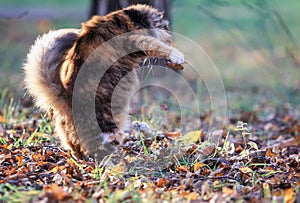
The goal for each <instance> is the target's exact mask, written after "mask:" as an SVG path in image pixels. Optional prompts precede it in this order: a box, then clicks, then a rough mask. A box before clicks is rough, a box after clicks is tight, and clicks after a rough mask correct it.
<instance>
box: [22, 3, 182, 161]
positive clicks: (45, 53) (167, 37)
mask: <svg viewBox="0 0 300 203" xmlns="http://www.w3.org/2000/svg"><path fill="white" fill-rule="evenodd" d="M168 24H169V23H168V21H167V20H165V19H164V18H163V13H161V12H159V11H158V10H156V9H154V8H152V7H150V6H147V5H141V4H138V5H133V6H130V7H127V8H124V9H122V10H118V11H115V12H112V13H110V14H108V15H106V16H94V17H92V18H91V19H90V20H88V21H87V22H85V23H83V24H82V26H81V29H59V30H52V31H49V32H48V33H46V34H44V35H42V36H40V37H38V38H37V40H36V41H35V42H34V44H33V45H32V47H31V49H30V51H29V53H28V55H27V58H26V62H25V63H24V66H23V70H24V84H25V88H26V89H27V92H28V93H29V94H30V95H31V96H32V97H33V99H34V101H35V104H36V106H38V107H39V108H41V109H42V110H44V111H48V110H49V109H51V112H52V113H53V119H54V122H55V124H54V125H55V130H56V134H57V135H58V137H59V138H60V141H61V143H62V145H63V146H64V147H65V148H66V149H70V150H71V152H72V154H73V155H74V156H75V157H76V158H78V159H84V158H85V157H87V155H91V156H92V157H94V158H95V159H96V160H99V161H101V160H102V159H103V158H104V157H105V156H106V155H107V154H110V153H112V152H115V151H116V150H117V148H118V146H119V145H120V144H121V143H122V141H123V138H124V133H123V132H124V130H126V129H128V127H129V126H130V124H129V118H128V107H127V106H128V105H127V104H128V103H129V100H130V98H128V97H127V95H126V92H131V91H132V90H133V89H134V87H135V86H136V84H138V79H137V77H136V74H135V71H136V69H137V68H138V67H139V63H140V62H141V61H143V60H144V59H145V58H147V57H160V58H164V59H166V60H168V61H169V62H170V64H173V65H174V64H175V65H176V64H183V63H184V55H183V54H182V53H181V52H180V51H179V50H178V49H176V48H175V47H174V46H175V44H174V41H173V38H172V35H171V33H170V29H169V26H168ZM131 32H132V33H131ZM126 33H130V34H127V35H126ZM118 36H124V37H123V38H122V37H121V38H122V39H123V40H121V42H119V44H116V46H108V49H107V50H106V49H102V51H101V52H99V51H96V50H97V49H98V47H101V46H102V45H103V44H105V42H107V41H109V40H111V39H113V38H115V37H118ZM124 47H125V48H124ZM126 47H133V50H137V51H136V52H134V53H129V54H128V55H125V56H122V57H119V58H118V59H117V60H116V61H113V62H111V61H110V58H111V56H112V55H114V53H115V54H117V53H119V51H120V50H121V49H123V50H124V49H125V50H126ZM119 49H120V50H119ZM91 55H93V57H94V60H93V57H90V56H91ZM89 57H90V58H92V59H91V60H90V58H89ZM86 61H89V62H88V63H89V64H90V65H91V64H92V65H93V66H94V67H98V68H99V67H100V69H97V68H96V71H95V72H91V73H90V77H89V78H86V79H84V80H83V81H81V83H79V89H80V90H81V91H77V92H79V93H78V94H77V93H76V94H77V95H76V96H75V92H74V91H75V89H74V88H75V83H76V80H77V79H78V78H79V76H78V74H79V73H80V70H81V68H82V67H83V66H84V65H85V62H86ZM109 63H111V64H109ZM106 64H109V65H110V67H109V69H107V70H106V72H105V73H104V74H103V76H102V77H101V80H100V81H99V78H97V71H98V70H102V69H101V67H102V66H105V65H106ZM84 71H85V70H84ZM128 74H130V77H125V76H126V75H128ZM122 78H127V79H126V81H125V82H123V84H124V85H121V87H119V89H121V90H120V91H121V94H120V95H121V96H120V98H119V99H118V101H119V100H120V101H121V102H119V103H118V102H116V104H114V107H115V108H114V109H115V110H114V111H115V112H112V102H113V101H112V100H113V99H112V97H113V92H114V91H115V88H116V86H117V85H118V84H119V83H120V81H121V80H122ZM95 84H96V93H95V99H94V107H92V108H91V109H92V110H93V109H94V110H95V115H96V121H97V125H98V126H97V127H98V128H100V129H101V131H99V130H98V131H97V130H95V129H96V128H95V129H94V124H93V123H90V122H91V121H90V120H92V119H93V117H92V115H90V113H86V110H85V109H88V108H85V107H86V106H87V105H86V104H85V103H84V101H85V100H84V99H85V95H89V93H90V92H92V91H91V89H93V88H94V87H93V86H95ZM80 92H81V93H80ZM124 92H125V93H124ZM90 95H92V94H90ZM75 97H77V98H79V99H77V100H76V99H74V98H75ZM76 101H77V102H79V105H81V107H83V108H82V109H81V110H78V109H77V110H76V111H75V110H74V109H72V108H73V107H74V106H75V105H77V103H76ZM80 102H81V103H80ZM89 108H90V107H89ZM76 112H77V113H78V114H79V117H81V116H80V113H82V117H81V118H82V120H80V119H81V118H79V119H78V121H76V120H75V119H74V114H76ZM77 117H78V116H77ZM76 122H77V123H78V124H77V123H76Z"/></svg>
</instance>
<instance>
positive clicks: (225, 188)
mask: <svg viewBox="0 0 300 203" xmlns="http://www.w3.org/2000/svg"><path fill="white" fill-rule="evenodd" d="M222 192H223V193H224V194H225V195H228V196H229V195H231V194H232V193H233V192H234V190H233V189H230V188H228V187H222Z"/></svg>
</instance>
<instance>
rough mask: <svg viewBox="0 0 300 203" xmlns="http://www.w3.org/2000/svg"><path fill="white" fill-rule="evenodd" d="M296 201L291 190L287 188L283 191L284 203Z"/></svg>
mask: <svg viewBox="0 0 300 203" xmlns="http://www.w3.org/2000/svg"><path fill="white" fill-rule="evenodd" d="M295 201H296V195H295V192H294V189H293V188H288V189H285V190H284V202H286V203H293V202H295Z"/></svg>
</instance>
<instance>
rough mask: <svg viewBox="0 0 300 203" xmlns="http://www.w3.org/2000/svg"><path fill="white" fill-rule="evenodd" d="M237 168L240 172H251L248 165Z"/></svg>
mask: <svg viewBox="0 0 300 203" xmlns="http://www.w3.org/2000/svg"><path fill="white" fill-rule="evenodd" d="M239 170H240V171H241V172H242V173H252V172H253V171H252V169H251V168H249V167H242V168H239Z"/></svg>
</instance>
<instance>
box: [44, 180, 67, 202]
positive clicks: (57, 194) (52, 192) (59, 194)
mask: <svg viewBox="0 0 300 203" xmlns="http://www.w3.org/2000/svg"><path fill="white" fill-rule="evenodd" d="M45 190H46V196H48V198H49V200H60V201H66V200H68V199H70V198H71V195H70V193H69V192H66V191H64V188H63V187H59V186H58V185H57V184H52V185H50V186H46V187H45ZM50 202H51V201H50Z"/></svg>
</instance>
